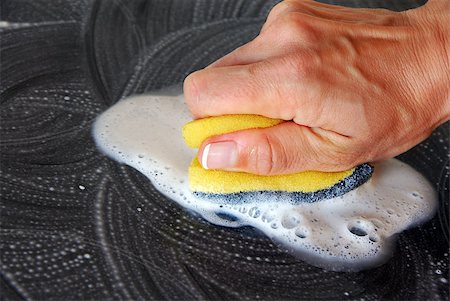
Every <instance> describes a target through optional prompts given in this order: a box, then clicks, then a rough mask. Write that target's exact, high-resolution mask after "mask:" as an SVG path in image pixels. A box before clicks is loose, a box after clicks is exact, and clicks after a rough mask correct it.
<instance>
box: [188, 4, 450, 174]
mask: <svg viewBox="0 0 450 301" xmlns="http://www.w3.org/2000/svg"><path fill="white" fill-rule="evenodd" d="M448 16H450V1H448V0H430V1H428V3H427V4H426V5H424V6H422V7H420V8H417V9H413V10H408V11H405V12H392V11H388V10H383V9H354V8H343V7H339V6H331V5H326V4H321V3H317V2H314V1H308V0H289V1H283V2H281V3H279V4H278V5H276V6H275V7H274V8H273V9H272V11H271V12H270V14H269V16H268V18H267V20H266V22H265V24H264V25H263V27H262V30H261V32H260V34H259V35H258V36H257V37H256V38H255V39H254V40H252V41H250V42H249V43H247V44H245V45H243V46H241V47H240V48H238V49H236V50H234V51H233V52H231V53H230V54H228V55H226V56H225V57H223V58H221V59H219V60H218V61H216V62H214V63H213V64H212V65H210V66H208V67H207V68H205V69H203V70H200V71H197V72H194V73H192V74H190V75H189V76H188V77H187V78H186V80H185V82H184V94H185V99H186V103H187V105H188V107H189V109H190V110H191V112H192V114H193V116H194V118H204V117H208V116H217V115H224V114H259V115H263V116H267V117H271V118H280V119H283V120H286V121H287V122H285V123H282V124H280V125H277V126H274V127H271V128H267V129H252V130H244V131H239V132H235V133H231V134H225V135H219V136H215V137H211V138H209V139H207V140H206V141H205V142H204V143H203V144H202V146H201V148H200V149H199V161H200V162H205V163H206V162H207V164H203V166H204V167H207V168H211V169H223V170H232V171H244V172H250V173H256V174H261V175H273V174H287V173H294V172H299V171H304V170H321V171H340V170H345V169H349V168H352V167H354V166H356V165H358V164H361V163H364V162H374V161H379V160H383V159H387V158H391V157H394V156H396V155H398V154H400V153H402V152H405V151H406V150H408V149H410V148H412V147H413V146H414V145H416V144H418V143H419V142H421V141H422V140H424V139H425V138H426V137H428V136H429V135H430V134H431V132H432V131H433V130H434V129H435V128H436V127H437V126H439V125H440V124H442V123H443V122H445V121H447V120H449V118H450V72H449V70H450V66H449V64H450V32H449V31H450V18H449V17H448ZM207 145H210V146H209V147H208V152H207V156H206V157H205V158H206V161H205V160H202V156H203V155H204V153H205V154H206V152H205V151H204V150H205V148H206V146H207ZM205 165H206V166H205Z"/></svg>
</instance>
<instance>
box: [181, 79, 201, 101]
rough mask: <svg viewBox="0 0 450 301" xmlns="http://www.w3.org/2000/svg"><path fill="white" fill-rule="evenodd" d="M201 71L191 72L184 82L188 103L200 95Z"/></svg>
mask: <svg viewBox="0 0 450 301" xmlns="http://www.w3.org/2000/svg"><path fill="white" fill-rule="evenodd" d="M199 78H200V76H199V71H196V72H194V73H191V74H189V75H188V76H187V77H186V78H185V80H184V83H183V92H184V95H185V98H186V102H187V103H188V105H189V104H190V103H191V102H192V101H193V100H194V99H195V98H197V96H198V82H199Z"/></svg>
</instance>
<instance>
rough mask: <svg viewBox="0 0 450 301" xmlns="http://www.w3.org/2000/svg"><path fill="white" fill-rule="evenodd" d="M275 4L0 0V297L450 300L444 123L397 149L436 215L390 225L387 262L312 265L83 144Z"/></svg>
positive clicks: (225, 46) (244, 37) (249, 29)
mask: <svg viewBox="0 0 450 301" xmlns="http://www.w3.org/2000/svg"><path fill="white" fill-rule="evenodd" d="M336 3H337V2H336ZM339 3H341V4H347V5H353V6H368V7H389V8H391V9H395V10H402V9H406V8H411V7H414V6H418V5H420V4H421V3H422V2H421V3H415V2H414V1H400V0H395V1H394V0H385V1H368V0H367V1H339ZM274 4H275V1H263V0H253V1H252V0H209V1H206V0H177V1H174V0H148V1H140V0H130V1H125V0H109V1H107V0H104V1H88V0H85V1H75V0H51V1H50V0H2V1H1V3H0V5H1V10H0V11H1V20H2V21H9V22H10V23H8V24H6V23H0V34H1V41H0V48H1V66H0V69H1V84H0V93H1V94H0V95H1V110H0V122H1V123H0V125H1V126H0V127H1V129H0V152H1V158H0V159H1V161H0V164H1V172H0V181H1V184H0V185H1V200H0V209H1V212H0V214H1V215H0V226H1V228H0V285H1V286H0V288H1V299H2V300H16V299H18V300H19V299H30V300H112V299H114V300H257V299H261V300H343V299H349V300H380V299H383V300H448V299H449V289H448V273H449V270H448V266H449V258H448V256H449V255H448V253H449V240H448V236H449V220H448V219H449V217H448V216H449V207H448V200H449V195H448V175H449V172H448V166H449V164H448V157H449V152H448V145H449V137H448V136H449V128H448V125H449V124H448V123H447V124H445V125H443V126H441V127H440V128H439V129H438V130H436V131H435V132H434V133H433V135H432V136H431V137H430V138H429V139H428V140H427V141H425V142H423V143H421V144H420V145H419V146H417V147H415V148H414V149H412V150H410V151H409V152H407V153H406V154H404V155H402V156H400V158H401V159H402V160H404V161H406V162H408V163H409V164H411V165H413V166H414V167H415V168H416V169H418V170H419V171H421V172H422V173H423V174H424V175H425V176H426V177H427V178H428V179H429V180H430V181H431V182H432V183H433V184H435V185H436V188H437V190H438V191H439V193H440V209H439V212H438V213H437V214H436V216H435V217H434V218H433V219H432V220H431V221H430V222H428V223H426V224H424V225H422V226H420V227H417V228H414V229H411V230H408V231H405V232H403V233H402V234H400V235H399V240H398V242H397V246H396V250H395V254H394V257H393V258H392V259H391V260H390V261H389V262H388V263H386V264H385V265H383V266H381V267H378V268H375V269H372V270H367V271H363V272H358V273H338V272H328V271H324V270H322V269H320V268H316V267H313V266H310V265H308V264H306V263H304V262H302V261H299V260H297V259H295V258H294V257H292V256H290V255H289V254H287V252H285V251H284V250H282V249H280V248H278V247H277V246H276V245H275V244H273V243H272V242H271V241H270V240H269V239H268V238H267V237H265V236H264V235H261V234H260V233H258V232H256V231H255V230H253V229H250V228H240V229H229V228H223V227H217V226H213V225H211V224H209V223H207V222H205V221H204V220H202V219H201V218H199V217H196V216H193V215H191V214H190V213H188V212H186V211H185V210H183V209H182V208H180V207H179V206H178V205H177V204H176V203H174V202H172V201H170V200H168V199H166V198H165V197H163V196H162V195H160V194H159V193H158V191H156V190H155V189H154V188H153V187H152V185H151V184H150V183H149V181H148V180H147V179H146V178H145V177H144V176H143V175H142V174H140V173H139V172H137V171H135V170H134V169H132V168H130V167H128V166H123V165H120V164H118V163H116V162H114V161H112V160H110V159H108V158H106V157H105V156H103V155H102V154H101V153H99V152H98V150H97V149H96V147H95V145H94V143H93V140H92V137H91V126H92V123H93V121H94V119H95V118H96V116H98V115H99V114H100V113H101V112H103V111H104V110H106V109H107V108H108V107H109V106H111V105H112V104H114V103H115V102H117V101H118V100H119V99H120V98H121V97H124V96H127V95H130V94H136V93H144V92H148V91H151V90H154V89H157V88H161V87H163V86H167V85H171V84H174V83H179V82H181V81H182V80H183V78H184V77H185V76H186V75H187V74H188V73H190V72H191V71H193V70H196V69H199V68H201V67H203V66H205V65H206V64H208V63H210V62H211V61H213V60H215V59H217V58H218V57H220V56H222V55H224V54H226V53H227V52H229V51H231V50H232V49H234V48H235V47H237V46H238V45H241V44H243V43H244V42H246V41H248V40H249V39H251V38H252V37H254V36H255V35H256V34H257V33H258V31H259V28H260V26H261V25H262V23H263V21H264V18H265V16H266V15H267V13H268V11H269V10H270V8H271V7H272V6H273V5H274Z"/></svg>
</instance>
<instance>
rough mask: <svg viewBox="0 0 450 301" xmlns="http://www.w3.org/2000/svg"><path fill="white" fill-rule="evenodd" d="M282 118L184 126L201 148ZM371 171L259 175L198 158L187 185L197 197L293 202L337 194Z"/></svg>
mask: <svg viewBox="0 0 450 301" xmlns="http://www.w3.org/2000/svg"><path fill="white" fill-rule="evenodd" d="M282 122H283V121H282V120H279V119H272V118H267V117H264V116H259V115H224V116H218V117H208V118H204V119H199V120H195V121H191V122H189V123H187V124H186V125H185V126H184V127H183V137H184V139H185V141H186V144H187V145H188V146H190V147H192V148H198V147H200V145H201V143H202V142H203V141H204V140H205V139H207V138H208V137H210V136H214V135H219V134H225V133H231V132H235V131H239V130H244V129H250V128H266V127H271V126H275V125H277V124H280V123H282ZM372 173H373V167H372V166H370V165H368V164H363V165H360V166H358V167H356V168H353V169H350V170H346V171H341V172H320V171H304V172H299V173H295V174H288V175H273V176H262V175H255V174H249V173H244V172H229V171H221V170H210V169H204V168H203V167H202V166H201V165H200V163H199V162H198V160H197V158H194V159H193V160H192V163H191V165H190V167H189V188H190V190H191V191H192V192H194V193H195V194H197V195H198V196H201V197H204V198H209V199H212V200H213V199H221V198H222V199H223V197H221V196H223V195H229V196H232V197H231V198H227V199H228V200H229V201H231V200H232V202H233V203H237V202H243V201H245V199H246V198H249V197H253V194H254V193H256V192H257V193H259V194H261V195H271V196H275V197H278V198H283V197H289V199H290V200H293V201H294V202H315V201H319V200H322V199H328V198H333V197H337V196H339V195H342V194H344V193H347V192H348V191H350V190H352V189H354V188H356V187H358V186H360V185H361V184H363V183H365V182H366V181H367V180H368V179H369V178H370V176H371V175H372Z"/></svg>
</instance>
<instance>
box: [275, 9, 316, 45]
mask: <svg viewBox="0 0 450 301" xmlns="http://www.w3.org/2000/svg"><path fill="white" fill-rule="evenodd" d="M276 22H277V23H278V24H276V27H277V28H278V34H279V36H280V38H281V39H282V41H283V42H285V43H286V42H287V43H292V42H294V41H302V42H305V41H312V40H313V38H314V34H313V32H312V29H311V27H310V26H309V24H308V22H307V15H305V14H304V13H302V12H300V11H292V12H287V13H285V14H284V15H283V16H281V17H280V18H278V19H277V21H276Z"/></svg>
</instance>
